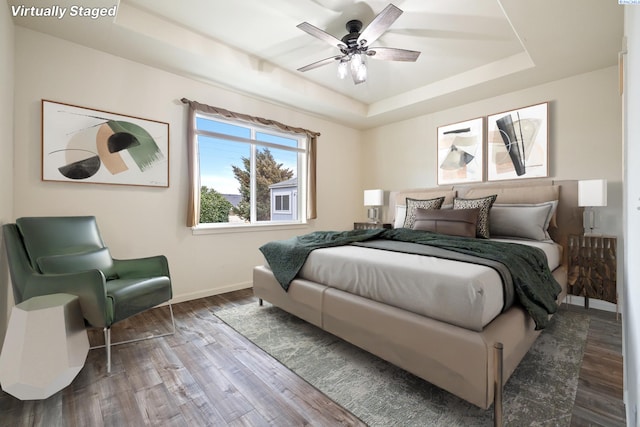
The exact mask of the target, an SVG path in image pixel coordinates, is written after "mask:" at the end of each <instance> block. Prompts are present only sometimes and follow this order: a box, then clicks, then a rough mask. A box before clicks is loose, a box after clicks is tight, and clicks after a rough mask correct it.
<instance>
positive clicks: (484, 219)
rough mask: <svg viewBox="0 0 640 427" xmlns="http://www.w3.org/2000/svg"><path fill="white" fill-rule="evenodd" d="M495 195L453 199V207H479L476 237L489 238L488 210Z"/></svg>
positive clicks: (494, 199)
mask: <svg viewBox="0 0 640 427" xmlns="http://www.w3.org/2000/svg"><path fill="white" fill-rule="evenodd" d="M496 197H498V195H497V194H493V195H491V196H487V197H481V198H479V199H459V198H455V199H453V209H480V214H479V215H478V224H477V226H476V237H483V238H485V239H488V238H489V211H490V209H491V205H493V202H495V201H496Z"/></svg>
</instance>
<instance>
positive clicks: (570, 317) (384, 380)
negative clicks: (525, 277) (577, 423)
mask: <svg viewBox="0 0 640 427" xmlns="http://www.w3.org/2000/svg"><path fill="white" fill-rule="evenodd" d="M215 314H216V315H217V316H218V317H219V318H220V319H222V320H223V321H224V322H225V323H227V324H228V325H230V326H231V327H232V328H234V329H235V330H236V331H238V332H239V333H240V334H242V335H243V336H245V337H246V338H248V339H249V340H251V341H252V342H253V343H254V344H256V345H257V346H259V347H260V348H262V349H263V350H264V351H266V352H267V353H269V354H270V355H271V356H273V357H274V358H276V359H277V360H278V361H280V362H281V363H282V364H283V365H285V366H286V367H287V368H289V369H290V370H292V371H293V372H295V373H296V374H298V375H299V376H300V377H302V378H303V379H305V380H306V381H307V382H309V383H310V384H312V385H313V386H315V387H316V388H318V389H319V390H321V391H322V392H323V393H325V394H326V395H327V396H329V397H330V398H331V399H333V400H334V401H335V402H337V403H339V404H340V405H341V406H343V407H344V408H346V409H348V410H349V411H351V412H352V413H353V414H354V415H356V416H358V417H359V418H360V419H361V420H362V421H364V422H365V423H367V424H369V425H370V426H385V427H386V426H447V427H449V426H490V425H492V424H493V410H492V409H491V408H490V409H489V410H481V409H479V408H477V407H475V406H473V405H471V404H469V403H467V402H465V401H463V400H461V399H459V398H457V397H456V396H454V395H452V394H451V393H448V392H446V391H443V390H441V389H439V388H437V387H435V386H432V385H431V384H429V383H427V382H426V381H423V380H421V379H420V378H418V377H416V376H414V375H412V374H409V373H407V372H405V371H403V370H402V369H399V368H397V367H395V366H393V365H391V364H390V363H388V362H385V361H384V360H382V359H379V358H377V357H376V356H373V355H371V354H370V353H367V352H365V351H363V350H360V349H359V348H357V347H355V346H353V345H351V344H349V343H347V342H345V341H343V340H341V339H339V338H336V337H335V336H333V335H331V334H329V333H326V332H324V331H322V330H321V329H319V328H317V327H315V326H313V325H311V324H309V323H307V322H305V321H302V320H300V319H298V318H297V317H295V316H292V315H290V314H288V313H286V312H284V311H282V310H280V309H279V308H277V307H273V306H271V305H270V304H268V303H266V302H265V305H264V306H263V307H259V306H258V304H257V302H256V304H247V305H244V306H238V307H234V308H231V309H225V310H221V311H217V312H216V313H215ZM588 330H589V316H588V315H587V314H583V313H578V312H571V311H565V310H562V309H561V310H559V312H558V313H557V314H556V315H555V316H554V317H553V320H552V322H551V325H550V326H549V327H548V328H547V329H545V330H544V331H543V333H542V334H541V335H540V337H538V339H537V340H536V342H535V343H534V345H533V347H532V348H531V350H530V351H529V353H528V354H527V355H526V356H525V358H524V359H523V360H522V362H521V363H520V365H519V366H518V368H517V369H516V371H515V372H514V373H513V375H512V376H511V378H510V379H509V381H508V382H507V384H506V385H505V388H504V422H505V425H507V426H538V425H539V426H569V425H570V422H571V411H572V408H573V403H574V400H575V395H576V389H577V385H578V373H579V371H580V365H581V363H582V356H583V352H584V344H585V341H586V337H587V332H588Z"/></svg>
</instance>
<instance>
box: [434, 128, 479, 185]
mask: <svg viewBox="0 0 640 427" xmlns="http://www.w3.org/2000/svg"><path fill="white" fill-rule="evenodd" d="M483 140H484V119H483V118H482V117H479V118H477V119H471V120H467V121H464V122H458V123H453V124H450V125H446V126H440V127H438V185H445V184H455V183H465V182H480V181H482V165H483Z"/></svg>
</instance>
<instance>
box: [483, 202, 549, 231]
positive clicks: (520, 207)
mask: <svg viewBox="0 0 640 427" xmlns="http://www.w3.org/2000/svg"><path fill="white" fill-rule="evenodd" d="M557 204H558V201H557V200H554V201H550V202H543V203H535V204H495V205H493V207H492V208H491V221H490V223H489V229H490V232H491V235H492V236H500V237H516V238H520V239H531V240H548V239H550V238H551V237H550V236H549V233H548V232H547V230H548V229H549V224H550V222H551V218H552V217H553V214H554V212H555V211H556V207H557Z"/></svg>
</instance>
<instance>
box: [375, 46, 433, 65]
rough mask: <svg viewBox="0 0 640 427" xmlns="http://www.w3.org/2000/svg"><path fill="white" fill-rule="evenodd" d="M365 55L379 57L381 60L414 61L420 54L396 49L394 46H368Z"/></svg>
mask: <svg viewBox="0 0 640 427" xmlns="http://www.w3.org/2000/svg"><path fill="white" fill-rule="evenodd" d="M374 52H375V53H374ZM367 55H369V56H370V57H371V58H373V59H381V60H383V61H406V62H415V61H416V60H417V59H418V56H420V52H418V51H415V50H406V49H396V48H394V47H370V48H369V50H367Z"/></svg>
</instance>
